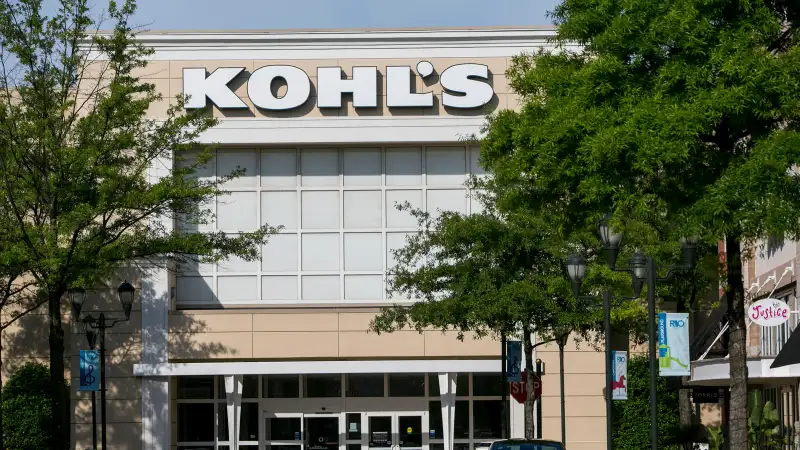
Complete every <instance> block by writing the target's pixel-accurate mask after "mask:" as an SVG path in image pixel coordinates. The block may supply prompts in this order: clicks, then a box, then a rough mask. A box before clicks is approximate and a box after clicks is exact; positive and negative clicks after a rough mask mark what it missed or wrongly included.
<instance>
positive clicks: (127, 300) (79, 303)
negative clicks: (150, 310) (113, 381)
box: [69, 280, 136, 450]
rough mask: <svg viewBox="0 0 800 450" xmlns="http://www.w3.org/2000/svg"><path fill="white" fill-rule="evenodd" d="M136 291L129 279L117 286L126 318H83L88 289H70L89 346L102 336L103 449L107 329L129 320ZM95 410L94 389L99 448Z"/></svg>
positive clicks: (75, 315)
mask: <svg viewBox="0 0 800 450" xmlns="http://www.w3.org/2000/svg"><path fill="white" fill-rule="evenodd" d="M135 293H136V288H134V287H133V285H132V284H130V283H128V281H127V280H126V281H124V282H123V283H122V284H120V285H119V288H117V294H118V295H119V301H120V303H121V304H122V312H123V314H125V318H124V319H122V318H107V317H106V315H105V313H102V312H101V313H100V315H99V316H97V317H95V316H93V315H92V314H86V315H85V316H84V317H83V318H81V317H80V315H81V309H82V308H83V303H84V301H85V300H86V290H85V289H83V288H80V287H78V288H72V289H70V290H69V297H70V304H71V306H72V316H73V318H74V319H75V320H76V321H80V322H83V324H84V329H85V332H86V339H87V340H88V341H89V346H90V347H91V348H94V346H95V342H96V341H97V338H98V336H99V337H100V403H101V404H102V405H103V409H102V411H101V412H100V420H101V439H100V442H101V444H102V447H101V448H102V449H103V450H107V449H108V446H107V445H106V329H107V328H112V327H114V325H116V324H118V323H120V322H127V321H128V320H130V318H131V309H133V296H134V294H135ZM94 411H95V394H94V391H92V443H93V445H94V448H95V449H97V418H96V417H95V414H94Z"/></svg>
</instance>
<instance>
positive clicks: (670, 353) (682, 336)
mask: <svg viewBox="0 0 800 450" xmlns="http://www.w3.org/2000/svg"><path fill="white" fill-rule="evenodd" d="M690 361H691V357H690V356H689V314H688V313H664V312H662V313H658V368H659V370H658V373H659V375H661V376H662V377H683V376H691V370H690V368H689V363H690Z"/></svg>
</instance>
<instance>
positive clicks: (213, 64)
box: [169, 59, 253, 80]
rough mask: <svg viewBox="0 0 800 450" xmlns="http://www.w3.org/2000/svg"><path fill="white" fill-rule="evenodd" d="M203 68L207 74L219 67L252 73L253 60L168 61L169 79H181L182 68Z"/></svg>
mask: <svg viewBox="0 0 800 450" xmlns="http://www.w3.org/2000/svg"><path fill="white" fill-rule="evenodd" d="M201 67H204V68H205V69H206V71H208V73H211V72H213V71H215V70H217V69H218V68H220V67H244V68H245V69H244V70H247V71H249V72H252V71H253V60H251V59H232V60H225V59H218V60H211V61H202V60H200V61H170V62H169V77H170V78H173V79H179V80H180V79H182V78H183V69H184V68H201Z"/></svg>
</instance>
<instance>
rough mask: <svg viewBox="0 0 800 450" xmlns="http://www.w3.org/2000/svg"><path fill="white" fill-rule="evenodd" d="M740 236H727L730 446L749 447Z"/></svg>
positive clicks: (745, 330)
mask: <svg viewBox="0 0 800 450" xmlns="http://www.w3.org/2000/svg"><path fill="white" fill-rule="evenodd" d="M739 238H740V237H739V236H738V235H735V234H734V235H728V236H726V238H725V253H726V262H727V266H728V273H727V279H728V292H727V297H728V314H729V321H730V329H729V331H728V335H729V337H730V342H729V347H728V351H729V352H730V367H731V369H730V383H731V387H730V398H731V400H730V404H729V405H728V407H729V411H730V419H729V424H728V427H729V431H728V439H727V441H728V442H730V448H746V447H747V326H746V323H745V311H744V280H743V279H742V255H741V247H740V245H741V243H740V239H739Z"/></svg>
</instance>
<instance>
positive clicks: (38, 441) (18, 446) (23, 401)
mask: <svg viewBox="0 0 800 450" xmlns="http://www.w3.org/2000/svg"><path fill="white" fill-rule="evenodd" d="M50 391H51V390H50V370H49V369H48V368H47V366H45V365H42V364H37V363H27V364H25V365H24V366H22V367H21V368H20V369H19V370H18V371H17V372H16V373H15V374H14V375H13V376H12V377H11V378H10V379H9V380H8V382H7V383H6V384H5V386H3V391H2V402H3V403H2V406H3V411H2V413H3V432H4V433H3V435H4V436H3V443H4V444H5V448H7V449H12V450H34V449H36V450H39V449H43V448H49V447H50V434H51V433H50V430H51V425H52V416H51V411H50V405H51V397H50Z"/></svg>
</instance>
